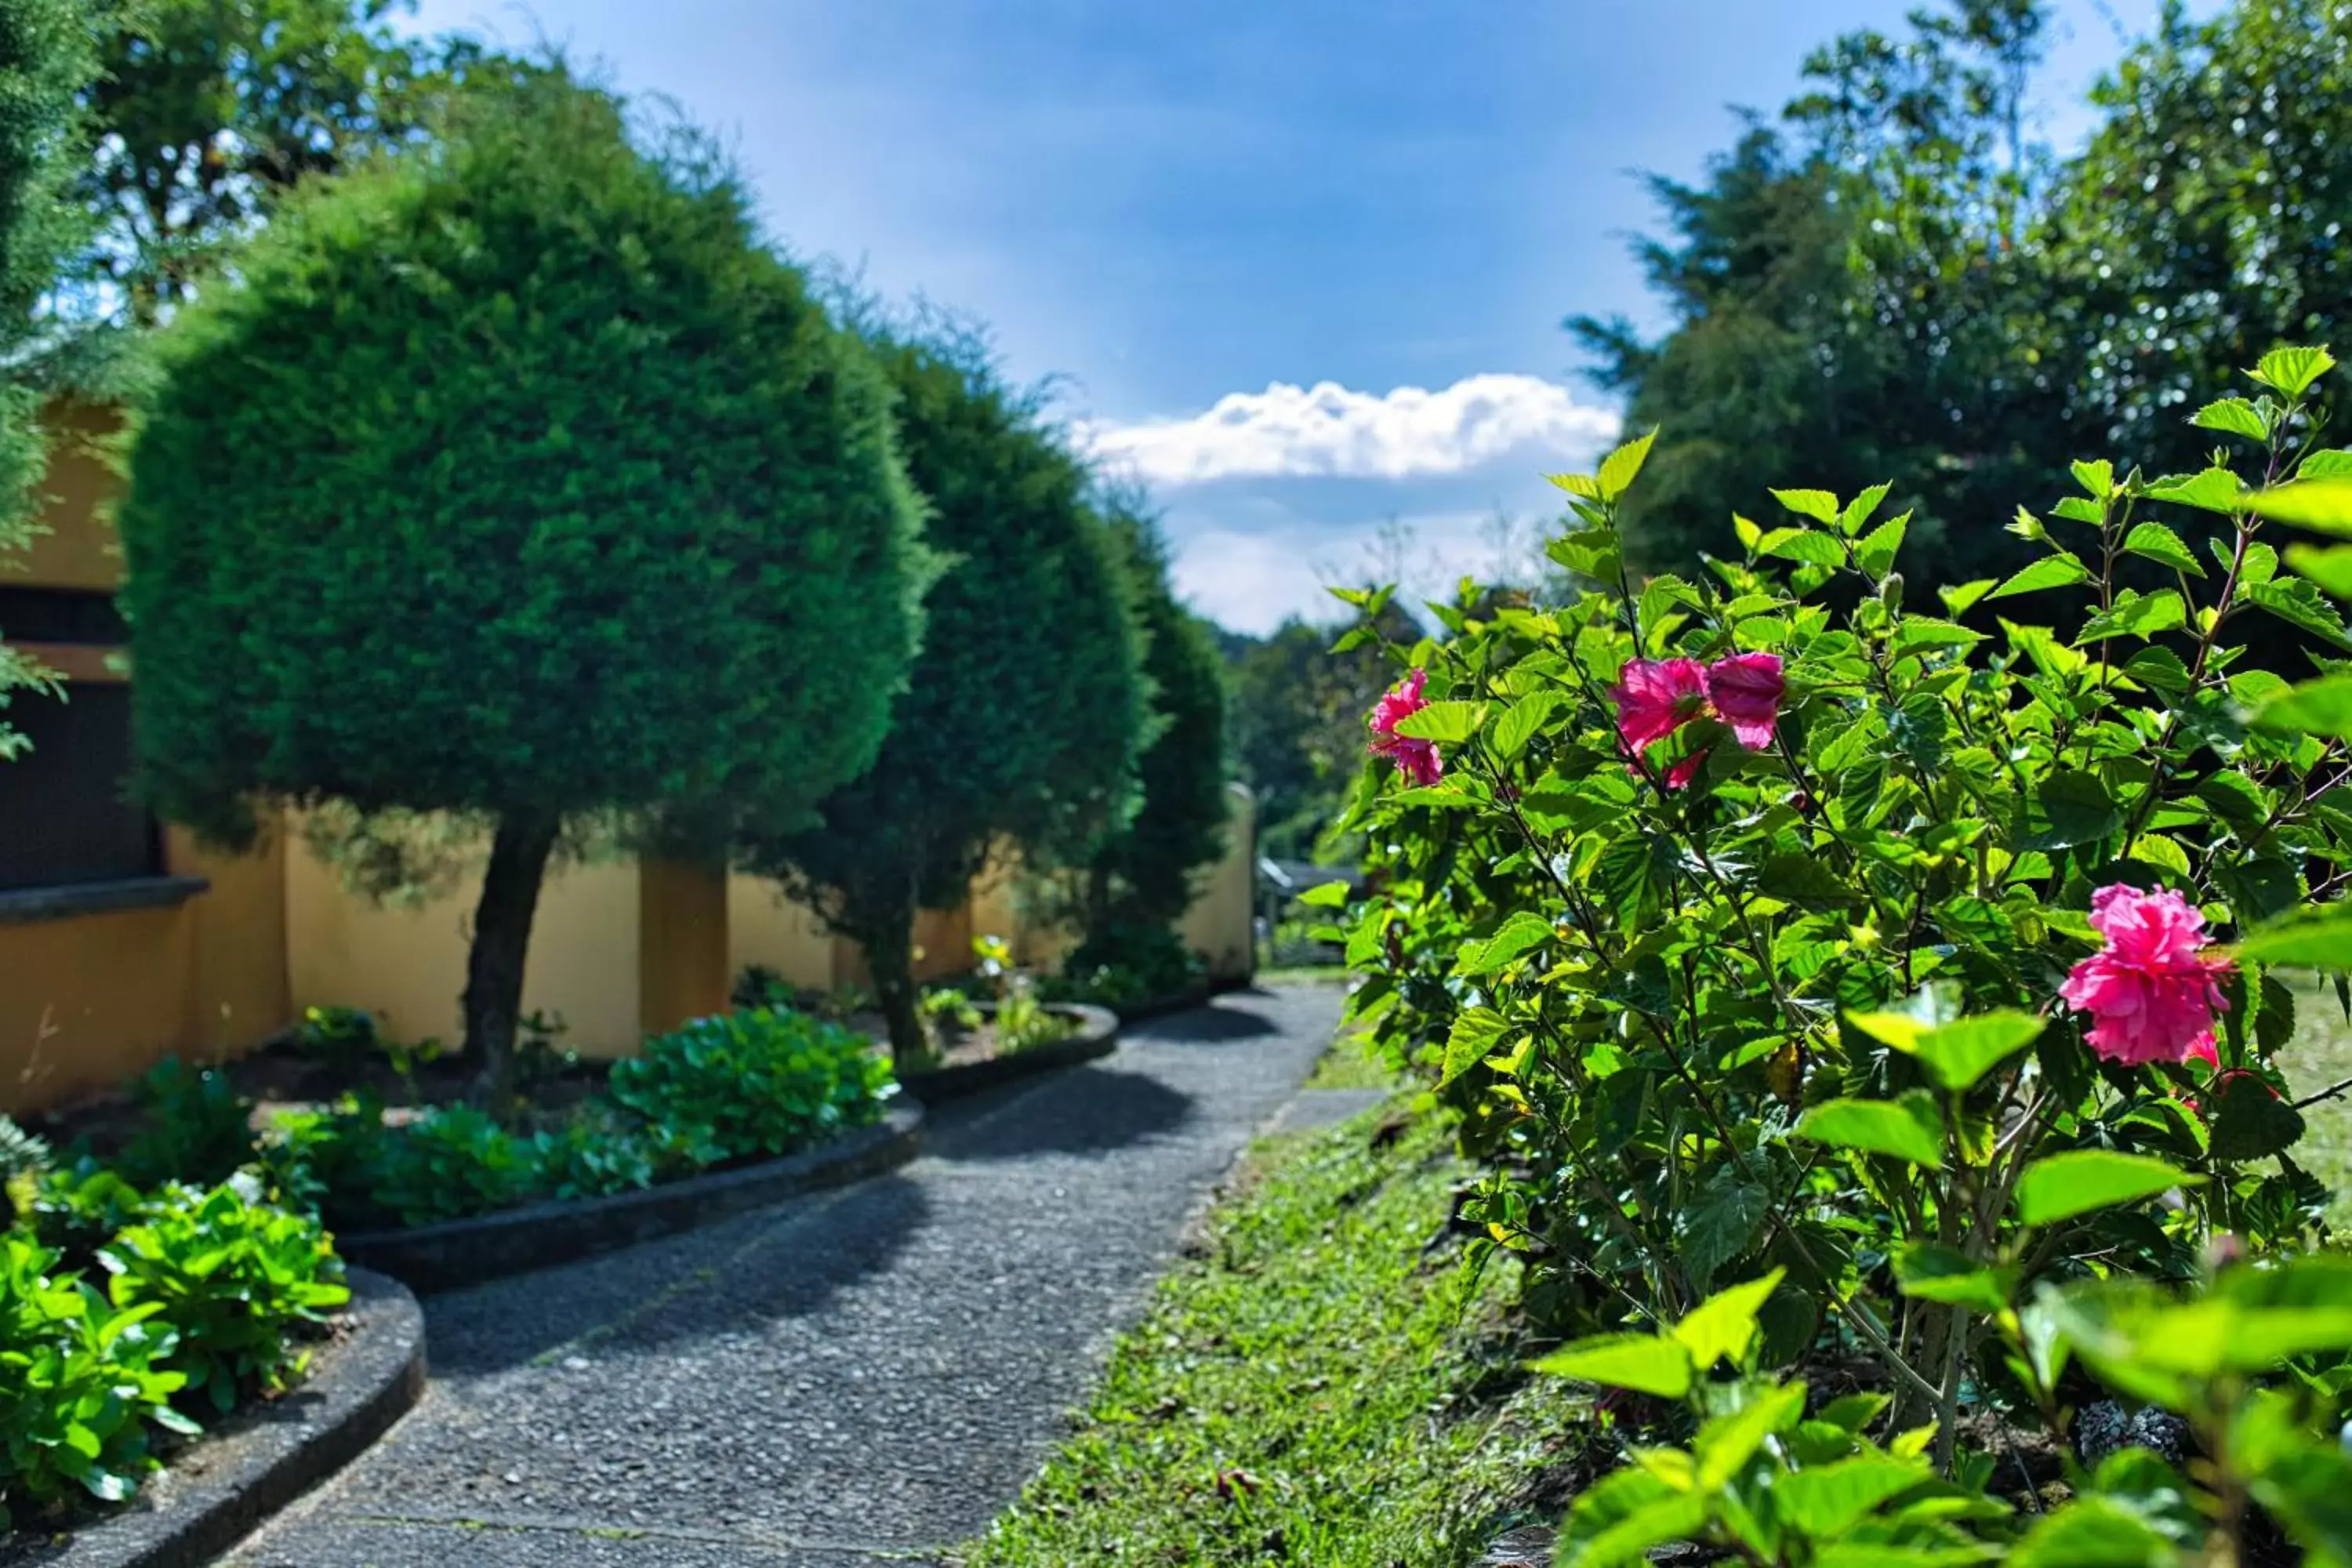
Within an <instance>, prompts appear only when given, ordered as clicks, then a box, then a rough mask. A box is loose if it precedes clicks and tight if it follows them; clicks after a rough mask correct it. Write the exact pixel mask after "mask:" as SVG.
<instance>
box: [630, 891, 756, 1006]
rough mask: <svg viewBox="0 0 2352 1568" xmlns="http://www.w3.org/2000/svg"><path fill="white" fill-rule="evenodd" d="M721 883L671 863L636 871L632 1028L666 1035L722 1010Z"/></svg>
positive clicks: (725, 925)
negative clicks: (634, 1020) (634, 1013)
mask: <svg viewBox="0 0 2352 1568" xmlns="http://www.w3.org/2000/svg"><path fill="white" fill-rule="evenodd" d="M729 929H730V928H729V922H728V907H727V876H726V873H724V872H723V871H719V870H716V869H713V868H708V867H702V866H688V865H685V864H682V863H680V862H677V861H674V860H646V861H643V862H640V863H639V865H638V867H637V1023H638V1026H639V1027H640V1028H642V1029H643V1030H644V1031H645V1032H646V1034H648V1035H660V1034H667V1033H668V1032H669V1031H670V1030H672V1029H675V1028H677V1026H679V1025H680V1024H683V1023H685V1022H686V1021H687V1020H688V1019H689V1018H702V1017H708V1016H709V1015H711V1014H713V1013H723V1012H725V1011H726V1010H727V993H728V991H729V990H730V987H731V985H732V984H733V982H732V974H733V971H732V970H731V969H730V962H729V961H730V959H731V957H732V956H733V955H732V954H731V953H730V952H729V945H730V936H729Z"/></svg>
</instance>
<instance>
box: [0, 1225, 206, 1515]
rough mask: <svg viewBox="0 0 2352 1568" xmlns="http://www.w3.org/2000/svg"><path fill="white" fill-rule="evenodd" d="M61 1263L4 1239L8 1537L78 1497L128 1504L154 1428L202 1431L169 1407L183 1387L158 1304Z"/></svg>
mask: <svg viewBox="0 0 2352 1568" xmlns="http://www.w3.org/2000/svg"><path fill="white" fill-rule="evenodd" d="M61 1257H62V1255H61V1254H60V1253H59V1252H58V1250H57V1249H56V1248H54V1247H43V1246H42V1245H41V1244H40V1243H39V1242H37V1241H36V1240H34V1239H33V1238H32V1237H28V1236H26V1235H24V1234H22V1233H21V1232H18V1233H10V1234H7V1235H5V1236H0V1453H5V1456H6V1459H7V1463H6V1464H5V1467H0V1530H8V1529H12V1528H14V1526H15V1524H16V1513H17V1511H18V1510H25V1509H42V1510H47V1509H53V1508H55V1507H56V1506H58V1504H59V1503H60V1502H62V1501H64V1500H66V1499H67V1498H68V1497H70V1496H72V1495H73V1494H74V1493H75V1492H76V1491H77V1490H79V1492H82V1493H86V1494H87V1495H88V1496H89V1497H91V1498H93V1499H96V1500H99V1501H100V1502H120V1501H121V1500H124V1499H125V1498H128V1497H129V1496H131V1493H132V1492H134V1491H136V1490H137V1489H138V1487H139V1479H140V1477H141V1476H142V1475H143V1474H145V1473H146V1472H147V1471H148V1470H150V1469H152V1468H154V1456H153V1452H152V1448H151V1446H150V1445H151V1437H152V1433H151V1428H152V1427H154V1426H161V1427H163V1428H164V1429H166V1430H169V1431H173V1432H180V1433H189V1432H194V1430H196V1427H195V1425H194V1423H193V1422H191V1421H190V1420H188V1419H187V1418H186V1417H185V1416H184V1415H180V1414H178V1413H177V1412H175V1411H174V1410H173V1409H172V1407H171V1405H170V1400H171V1397H172V1395H173V1394H176V1393H178V1392H179V1391H180V1389H181V1388H182V1387H184V1385H185V1384H186V1381H187V1380H186V1377H185V1376H184V1374H183V1373H179V1372H177V1371H174V1370H172V1369H171V1368H170V1367H169V1366H168V1365H167V1364H166V1363H167V1361H168V1359H169V1358H170V1357H171V1356H172V1355H173V1352H174V1350H175V1349H176V1346H177V1335H176V1334H175V1332H174V1331H173V1329H172V1327H171V1326H170V1324H169V1323H167V1322H165V1321H160V1318H159V1314H160V1313H161V1312H162V1311H163V1306H162V1304H161V1303H160V1302H154V1301H147V1302H142V1303H141V1304H139V1305H136V1306H130V1307H123V1306H118V1305H116V1304H115V1303H113V1302H111V1301H110V1300H108V1299H107V1298H106V1297H105V1296H103V1295H101V1294H100V1293H99V1291H97V1290H96V1289H93V1288H91V1287H90V1286H89V1284H88V1283H86V1282H84V1281H83V1280H82V1279H80V1277H79V1275H77V1274H74V1273H70V1272H62V1271H60V1270H59V1269H58V1263H59V1261H60V1258H61Z"/></svg>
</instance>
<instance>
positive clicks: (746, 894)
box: [727, 871, 838, 991]
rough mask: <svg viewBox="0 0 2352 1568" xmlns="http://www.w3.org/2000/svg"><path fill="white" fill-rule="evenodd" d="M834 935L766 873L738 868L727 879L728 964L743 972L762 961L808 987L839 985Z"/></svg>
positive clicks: (794, 983)
mask: <svg viewBox="0 0 2352 1568" xmlns="http://www.w3.org/2000/svg"><path fill="white" fill-rule="evenodd" d="M836 945H838V944H836V943H835V941H834V938H833V936H832V933H830V932H828V931H826V930H825V929H824V926H822V925H820V924H819V923H818V922H817V918H816V916H815V914H814V913H813V912H812V911H810V910H808V909H806V908H804V907H803V906H802V905H800V904H796V903H793V902H791V901H790V900H786V899H785V897H784V896H783V891H782V889H780V888H778V887H777V885H776V884H775V883H774V882H772V881H771V880H770V879H767V878H765V877H754V876H751V874H749V873H748V872H743V871H737V872H735V873H733V874H732V875H730V876H729V878H728V879H727V967H728V971H729V973H730V974H740V973H742V972H743V971H744V970H746V969H748V968H750V967H751V965H753V964H755V963H757V964H761V965H763V966H765V967H766V968H769V969H772V970H774V971H775V972H776V973H779V974H781V975H782V976H783V977H784V984H787V985H791V986H793V987H796V988H798V989H800V990H804V991H827V990H831V989H832V988H833V985H834V984H835V981H834V963H835V957H834V950H835V946H836Z"/></svg>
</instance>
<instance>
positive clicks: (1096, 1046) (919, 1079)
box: [898, 1002, 1118, 1104]
mask: <svg viewBox="0 0 2352 1568" xmlns="http://www.w3.org/2000/svg"><path fill="white" fill-rule="evenodd" d="M1050 1006H1051V1007H1052V1010H1053V1011H1055V1012H1057V1013H1076V1015H1077V1016H1078V1032H1077V1033H1076V1034H1075V1035H1072V1036H1071V1037H1069V1038H1068V1039H1066V1040H1056V1041H1055V1042H1054V1043H1053V1044H1052V1045H1050V1046H1039V1047H1036V1048H1035V1049H1034V1050H1027V1051H1020V1052H1016V1053H1015V1054H1013V1055H1012V1056H1009V1057H991V1058H989V1059H988V1060H986V1061H983V1062H966V1063H964V1064H963V1065H961V1067H949V1068H940V1069H939V1070H938V1071H936V1072H919V1073H909V1074H908V1075H907V1076H906V1077H905V1078H902V1079H899V1080H898V1081H899V1082H900V1084H902V1085H903V1086H905V1088H906V1090H907V1092H908V1094H911V1095H913V1096H915V1097H916V1098H917V1099H919V1100H926V1101H929V1102H931V1103H934V1104H936V1103H937V1102H939V1101H940V1100H961V1099H962V1098H963V1097H964V1096H965V1095H968V1094H978V1093H980V1092H981V1091H982V1090H983V1089H994V1088H996V1087H997V1086H998V1085H1000V1084H1006V1083H1013V1082H1015V1081H1017V1080H1018V1079H1024V1078H1031V1077H1034V1076H1035V1075H1036V1074H1038V1073H1043V1072H1052V1071H1053V1070H1054V1069H1055V1068H1066V1067H1076V1065H1077V1064H1078V1063H1080V1062H1087V1061H1093V1060H1094V1059H1096V1058H1097V1057H1107V1056H1108V1055H1110V1054H1111V1052H1113V1051H1115V1050H1117V1049H1118V1014H1116V1013H1113V1012H1112V1011H1111V1010H1110V1009H1109V1008H1108V1007H1097V1006H1093V1005H1089V1004H1087V1003H1084V1002H1055V1003H1052V1004H1050Z"/></svg>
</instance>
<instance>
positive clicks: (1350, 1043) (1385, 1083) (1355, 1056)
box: [1307, 1026, 1404, 1089]
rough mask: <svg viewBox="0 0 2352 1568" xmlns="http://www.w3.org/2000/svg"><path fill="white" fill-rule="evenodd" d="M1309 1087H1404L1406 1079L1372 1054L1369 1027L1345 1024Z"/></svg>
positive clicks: (1316, 1066) (1319, 1064)
mask: <svg viewBox="0 0 2352 1568" xmlns="http://www.w3.org/2000/svg"><path fill="white" fill-rule="evenodd" d="M1402 1087H1404V1080H1403V1079H1401V1078H1399V1077H1398V1076H1397V1075H1396V1074H1395V1073H1392V1072H1391V1071H1390V1070H1389V1068H1388V1064H1387V1063H1385V1062H1383V1061H1381V1059H1380V1058H1378V1057H1376V1056H1374V1055H1373V1054H1372V1051H1371V1048H1370V1035H1369V1034H1368V1032H1367V1031H1365V1030H1362V1029H1358V1028H1355V1027H1353V1026H1341V1028H1340V1030H1339V1037H1337V1038H1336V1039H1334V1040H1333V1041H1332V1042H1331V1048H1330V1049H1329V1050H1328V1051H1325V1052H1324V1053H1323V1056H1322V1059H1321V1060H1319V1061H1318V1062H1317V1063H1316V1064H1315V1071H1314V1074H1313V1075H1312V1076H1311V1077H1309V1078H1308V1079H1307V1088H1309V1089H1402Z"/></svg>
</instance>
